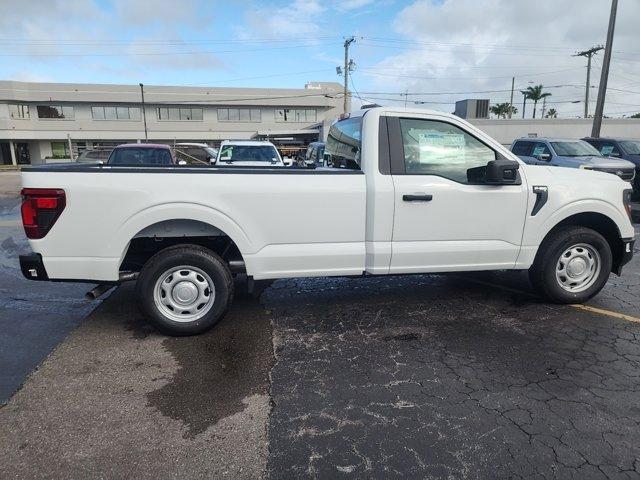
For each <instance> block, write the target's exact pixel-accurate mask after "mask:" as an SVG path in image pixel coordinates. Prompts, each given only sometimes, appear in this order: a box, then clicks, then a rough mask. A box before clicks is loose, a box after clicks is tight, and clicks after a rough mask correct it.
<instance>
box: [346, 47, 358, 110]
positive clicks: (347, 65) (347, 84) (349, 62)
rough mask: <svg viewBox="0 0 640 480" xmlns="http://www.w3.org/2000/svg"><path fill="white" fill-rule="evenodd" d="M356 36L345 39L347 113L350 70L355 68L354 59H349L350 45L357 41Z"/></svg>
mask: <svg viewBox="0 0 640 480" xmlns="http://www.w3.org/2000/svg"><path fill="white" fill-rule="evenodd" d="M355 41H356V39H355V38H354V37H349V38H347V39H345V41H344V98H343V111H344V113H347V108H348V104H349V71H350V69H352V68H353V60H349V45H351V44H352V43H353V42H355Z"/></svg>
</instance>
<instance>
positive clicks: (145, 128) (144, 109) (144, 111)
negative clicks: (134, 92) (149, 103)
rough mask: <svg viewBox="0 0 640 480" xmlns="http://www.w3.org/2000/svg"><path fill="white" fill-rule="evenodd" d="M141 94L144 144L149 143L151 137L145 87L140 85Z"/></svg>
mask: <svg viewBox="0 0 640 480" xmlns="http://www.w3.org/2000/svg"><path fill="white" fill-rule="evenodd" d="M140 94H141V95H142V120H143V122H144V142H145V143H147V142H148V141H149V137H148V136H147V111H146V108H145V106H144V85H143V84H140Z"/></svg>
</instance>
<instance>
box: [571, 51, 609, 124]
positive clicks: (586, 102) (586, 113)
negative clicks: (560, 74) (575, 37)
mask: <svg viewBox="0 0 640 480" xmlns="http://www.w3.org/2000/svg"><path fill="white" fill-rule="evenodd" d="M603 49H604V47H603V46H602V45H598V46H597V47H593V48H590V49H589V50H583V51H582V52H578V53H576V54H575V55H574V57H587V89H586V90H585V93H584V118H588V117H589V89H590V88H591V57H593V56H594V55H595V54H596V53H598V52H599V51H600V50H603Z"/></svg>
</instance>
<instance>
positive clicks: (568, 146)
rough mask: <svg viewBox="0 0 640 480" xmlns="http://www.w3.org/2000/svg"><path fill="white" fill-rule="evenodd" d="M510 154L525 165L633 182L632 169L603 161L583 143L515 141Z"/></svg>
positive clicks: (626, 164) (621, 163) (614, 161)
mask: <svg viewBox="0 0 640 480" xmlns="http://www.w3.org/2000/svg"><path fill="white" fill-rule="evenodd" d="M511 151H512V152H513V153H515V154H516V155H517V156H518V157H520V158H521V159H522V160H523V161H524V162H526V163H528V164H529V165H553V166H555V167H569V168H582V169H585V170H596V171H599V172H606V173H612V174H614V175H617V176H618V177H620V178H622V179H623V180H625V181H627V182H633V179H634V177H635V172H636V170H635V168H636V167H635V165H634V164H633V163H631V162H628V161H626V160H620V159H616V158H611V157H605V156H603V155H601V154H600V152H599V151H598V150H596V149H595V148H594V147H593V146H592V145H590V144H588V143H587V142H585V141H583V140H569V139H563V138H519V139H518V140H515V141H514V142H513V143H512V144H511Z"/></svg>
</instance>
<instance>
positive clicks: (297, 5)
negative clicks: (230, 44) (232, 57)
mask: <svg viewBox="0 0 640 480" xmlns="http://www.w3.org/2000/svg"><path fill="white" fill-rule="evenodd" d="M324 11H325V7H324V6H323V4H322V3H321V2H320V1H319V0H294V1H293V2H291V3H289V4H287V5H285V6H283V7H280V8H272V7H268V6H266V5H263V6H260V7H257V8H255V9H250V10H247V12H246V13H245V21H246V25H244V26H243V27H242V28H241V29H239V30H237V33H238V36H239V37H240V38H245V39H249V38H278V39H286V38H296V37H307V38H308V37H311V36H314V35H316V34H318V33H319V32H320V31H321V28H320V25H319V23H318V17H319V16H320V15H321V14H322V13H323V12H324Z"/></svg>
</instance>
